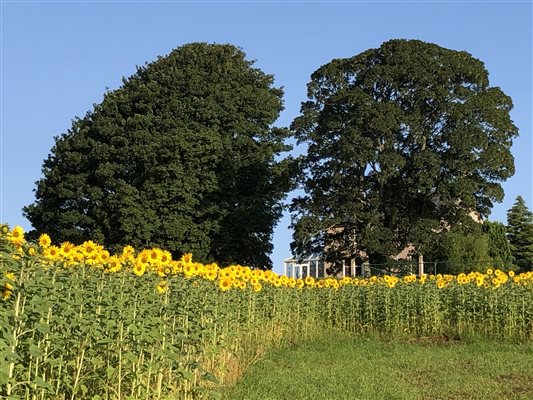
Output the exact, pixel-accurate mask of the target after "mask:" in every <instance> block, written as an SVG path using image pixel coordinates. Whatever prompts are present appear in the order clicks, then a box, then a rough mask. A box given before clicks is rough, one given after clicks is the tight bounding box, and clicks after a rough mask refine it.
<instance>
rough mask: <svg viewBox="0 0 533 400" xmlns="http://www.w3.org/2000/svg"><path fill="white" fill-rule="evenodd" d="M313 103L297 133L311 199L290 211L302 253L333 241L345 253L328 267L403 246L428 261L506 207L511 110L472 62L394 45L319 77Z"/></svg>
mask: <svg viewBox="0 0 533 400" xmlns="http://www.w3.org/2000/svg"><path fill="white" fill-rule="evenodd" d="M308 97H309V99H310V100H309V101H307V102H305V103H303V104H302V108H301V115H300V116H299V117H298V118H296V119H295V120H294V122H293V124H292V128H293V129H294V131H295V133H296V136H297V138H298V140H299V142H300V143H304V144H306V145H307V146H308V153H307V155H306V156H304V157H303V159H302V162H301V165H302V169H303V175H302V180H301V184H302V189H303V190H304V192H305V194H304V195H302V196H300V197H299V198H296V199H295V200H294V203H293V206H292V209H293V212H294V214H293V215H294V227H295V235H294V240H295V241H294V243H293V248H294V250H295V251H296V252H297V253H306V252H322V251H323V250H324V248H326V249H328V248H332V247H331V246H328V244H327V243H328V241H330V240H331V241H332V242H334V243H338V244H339V243H340V244H341V246H340V248H339V247H338V246H334V247H335V249H336V251H335V252H331V251H327V253H328V254H329V256H331V254H333V253H336V252H337V253H339V252H341V253H342V251H341V250H342V249H344V250H345V251H344V256H347V255H349V254H354V251H357V250H364V251H365V252H366V253H367V254H368V255H369V256H370V257H371V258H374V259H377V258H378V257H383V256H385V257H387V256H390V255H394V254H396V253H397V252H399V251H400V250H401V249H403V248H404V246H406V245H407V244H408V243H413V244H415V245H416V248H417V249H418V251H422V252H423V251H424V248H425V247H427V245H429V244H430V243H431V242H432V241H433V240H434V236H435V235H437V234H438V232H442V231H443V229H446V227H449V226H453V225H456V224H469V223H472V219H471V218H470V216H469V214H470V213H471V212H473V211H474V212H477V213H478V215H479V216H481V217H485V216H487V215H488V213H489V211H490V209H491V207H492V205H493V202H494V201H501V200H502V198H503V190H502V187H501V185H500V183H501V182H502V181H505V180H506V179H507V178H509V177H510V176H511V175H512V174H513V173H514V159H513V156H512V155H511V152H510V147H511V144H512V140H513V138H515V137H516V136H517V134H518V130H517V128H516V127H515V126H514V124H513V122H512V121H511V119H510V116H509V112H510V110H511V108H512V101H511V99H510V98H509V97H508V96H506V95H505V94H504V93H503V92H502V91H501V90H500V89H499V88H497V87H491V86H489V79H488V72H487V71H486V69H485V67H484V65H483V63H482V62H481V61H479V60H477V59H475V58H474V57H472V56H471V55H470V54H468V53H466V52H464V51H454V50H449V49H445V48H442V47H439V46H437V45H435V44H430V43H425V42H422V41H418V40H391V41H388V42H386V43H384V44H382V46H381V47H380V48H378V49H370V50H367V51H365V52H363V53H361V54H359V55H357V56H354V57H351V58H346V59H335V60H333V61H331V62H330V63H328V64H326V65H324V66H322V67H320V68H319V69H318V70H317V71H315V72H314V73H313V74H312V76H311V82H310V83H309V84H308ZM331 227H342V229H334V230H333V231H332V230H331V229H328V228H331ZM332 232H334V233H332ZM326 233H328V234H326ZM354 239H355V242H356V243H357V247H358V249H355V247H354V246H353V243H354ZM338 255H339V254H333V258H332V257H329V258H330V260H331V261H335V259H336V258H337V256H338Z"/></svg>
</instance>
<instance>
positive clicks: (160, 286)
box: [156, 281, 168, 294]
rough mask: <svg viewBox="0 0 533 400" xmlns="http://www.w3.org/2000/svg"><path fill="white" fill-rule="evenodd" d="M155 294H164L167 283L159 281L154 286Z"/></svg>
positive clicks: (166, 289)
mask: <svg viewBox="0 0 533 400" xmlns="http://www.w3.org/2000/svg"><path fill="white" fill-rule="evenodd" d="M156 290H157V293H159V294H164V293H166V292H167V291H168V281H161V282H159V283H158V284H157V286H156Z"/></svg>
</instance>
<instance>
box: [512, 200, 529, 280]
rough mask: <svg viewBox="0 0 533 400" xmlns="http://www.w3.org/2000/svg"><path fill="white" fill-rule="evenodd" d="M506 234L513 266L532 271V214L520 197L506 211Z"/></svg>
mask: <svg viewBox="0 0 533 400" xmlns="http://www.w3.org/2000/svg"><path fill="white" fill-rule="evenodd" d="M507 234H508V238H509V243H510V245H511V252H512V254H513V258H514V262H515V264H516V265H517V266H518V268H521V269H522V270H525V271H531V270H533V213H532V212H531V211H529V210H528V208H527V206H526V202H525V201H524V199H523V198H522V196H518V197H517V198H516V201H515V203H514V204H513V206H512V207H511V208H510V209H509V211H507Z"/></svg>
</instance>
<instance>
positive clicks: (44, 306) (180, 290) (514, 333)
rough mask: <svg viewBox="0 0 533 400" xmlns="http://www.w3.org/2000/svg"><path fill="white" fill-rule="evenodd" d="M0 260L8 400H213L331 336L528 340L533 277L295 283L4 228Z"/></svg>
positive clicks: (1, 392)
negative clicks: (238, 380)
mask: <svg viewBox="0 0 533 400" xmlns="http://www.w3.org/2000/svg"><path fill="white" fill-rule="evenodd" d="M0 256H1V257H0V288H2V299H1V300H0V305H1V306H0V335H1V336H0V361H1V363H0V396H1V397H6V398H17V397H18V398H27V399H30V398H46V399H54V400H55V399H76V398H89V399H140V398H149V399H166V398H180V399H184V400H187V399H192V398H205V397H206V396H207V395H208V394H209V392H210V390H211V389H213V388H216V387H217V385H218V384H224V383H227V382H231V381H232V380H233V379H234V378H235V377H238V376H240V374H242V371H243V370H244V369H245V368H246V367H247V366H248V365H250V364H251V363H252V362H253V361H254V360H256V359H257V357H258V356H260V355H261V354H263V353H264V351H265V350H267V349H270V348H273V347H277V346H280V345H281V344H286V343H289V342H296V341H297V340H302V339H305V338H312V337H316V335H317V334H318V333H319V332H323V331H324V329H327V328H333V329H337V330H340V331H344V332H354V333H369V334H383V335H385V336H387V337H398V338H402V337H425V336H434V335H436V336H441V335H446V336H448V337H458V338H479V337H487V338H500V339H505V340H511V339H512V340H519V341H531V340H533V296H532V295H531V291H532V290H533V272H528V273H523V274H519V275H515V274H514V273H513V272H512V271H511V272H509V273H505V272H502V271H500V270H492V269H489V270H487V271H486V272H485V273H480V272H472V273H470V274H468V275H466V274H459V275H457V276H453V275H441V274H439V275H425V276H422V277H419V278H417V277H416V276H414V275H408V276H405V277H403V278H399V277H396V276H392V275H384V276H381V277H378V276H372V277H370V278H368V279H359V278H349V277H346V278H343V279H340V280H338V279H333V278H325V279H319V280H316V279H314V278H311V277H306V278H305V279H298V280H297V279H294V278H292V279H290V278H287V277H283V276H278V275H276V274H275V273H273V272H272V271H262V270H252V269H250V268H248V267H243V266H238V265H234V266H230V267H227V268H219V267H218V266H217V265H216V264H208V265H204V264H200V263H196V262H194V261H193V260H192V258H191V255H184V256H183V257H182V258H181V259H180V260H173V259H172V257H171V256H169V253H168V252H167V251H164V250H160V249H154V248H152V249H144V250H141V251H138V252H137V251H135V250H134V249H133V248H132V247H126V248H125V249H124V250H123V251H122V253H121V254H116V255H111V254H109V252H107V250H105V249H103V248H102V247H101V246H98V245H95V244H94V242H92V241H89V242H86V243H83V244H82V245H79V246H74V245H72V244H71V243H63V244H62V245H61V246H60V247H56V246H53V245H51V244H50V238H49V237H47V236H45V235H43V236H41V237H40V240H39V243H38V244H34V243H31V242H26V240H25V237H24V235H23V232H22V230H21V229H20V228H18V227H16V228H14V229H13V230H11V231H10V230H8V229H7V228H6V227H2V230H1V235H0ZM217 382H218V383H217Z"/></svg>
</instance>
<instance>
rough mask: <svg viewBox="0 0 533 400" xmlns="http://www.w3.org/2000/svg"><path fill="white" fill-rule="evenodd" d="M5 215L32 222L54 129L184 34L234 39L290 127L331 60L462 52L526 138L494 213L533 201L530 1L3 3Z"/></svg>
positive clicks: (279, 231) (280, 236)
mask: <svg viewBox="0 0 533 400" xmlns="http://www.w3.org/2000/svg"><path fill="white" fill-rule="evenodd" d="M1 11H2V16H1V19H2V20H1V35H2V36H1V44H2V49H1V67H2V69H1V79H2V80H1V118H0V128H1V141H0V147H1V150H0V157H1V161H0V162H1V170H0V177H1V181H0V197H1V200H0V201H1V202H0V222H7V223H9V224H10V225H12V226H13V225H21V226H23V227H24V228H25V229H27V230H28V229H30V225H29V222H28V221H27V220H26V219H25V218H24V217H23V216H22V212H21V208H22V207H24V206H25V205H28V204H29V203H31V202H32V201H33V200H34V194H33V189H34V188H35V181H37V180H38V179H39V178H40V177H41V166H42V162H43V160H44V159H45V158H46V157H47V155H48V154H49V152H50V149H51V147H52V145H53V143H54V139H53V138H54V136H57V135H59V134H61V133H63V132H66V130H67V129H68V128H69V127H70V125H71V121H72V119H73V118H74V117H75V116H84V115H85V113H86V112H87V111H89V110H91V109H92V107H93V104H95V103H100V102H101V100H102V96H103V93H104V92H105V90H106V88H110V89H116V88H118V87H119V86H120V85H121V79H122V77H127V76H130V75H132V74H133V73H134V72H135V67H136V65H142V64H144V63H145V62H147V61H148V62H150V61H153V60H154V59H156V58H157V56H164V55H166V54H168V53H169V52H170V51H171V50H172V49H174V48H176V47H178V46H180V45H183V44H185V43H189V42H195V41H204V42H210V43H231V44H234V45H237V46H240V47H242V49H243V50H244V52H245V53H246V54H247V57H248V58H249V59H255V60H257V62H256V66H257V67H259V68H261V69H262V70H263V71H265V72H266V73H269V74H273V75H274V76H275V78H276V85H277V86H283V87H284V90H285V97H284V99H285V110H284V111H283V113H282V115H281V116H280V118H279V120H278V121H277V123H276V125H279V126H287V125H289V124H290V122H291V121H292V120H293V118H294V117H296V116H297V115H298V113H299V109H300V103H301V102H302V101H305V100H306V84H307V83H308V81H309V77H310V75H311V73H312V72H313V71H314V70H316V69H317V68H318V67H320V66H321V65H323V64H325V63H327V62H329V61H331V60H332V59H333V58H342V57H349V56H353V55H356V54H359V53H360V52H362V51H364V50H366V49H368V48H376V47H379V46H380V45H381V43H383V42H384V41H387V40H389V39H393V38H405V39H420V40H424V41H428V42H432V43H436V44H438V45H440V46H443V47H447V48H450V49H455V50H466V51H468V52H469V53H471V54H472V55H473V56H474V57H476V58H479V59H480V60H482V61H483V62H484V63H485V66H486V68H487V70H488V71H489V73H490V83H491V85H492V86H499V87H501V88H502V89H503V91H504V92H505V93H506V94H508V95H509V96H511V98H512V99H513V102H514V109H513V111H512V113H511V116H512V118H513V120H514V122H515V124H516V125H517V126H518V127H519V130H520V137H519V138H518V139H517V140H516V141H515V143H514V145H513V149H512V151H513V154H514V156H515V162H516V170H517V172H516V174H515V175H514V176H513V177H512V178H511V179H509V180H508V181H507V182H505V183H504V184H503V187H504V190H505V194H506V195H505V199H504V201H503V202H502V203H501V204H497V205H496V206H495V207H494V209H493V212H492V214H491V217H490V219H491V220H499V221H505V220H506V211H507V210H508V209H509V208H510V207H511V205H512V204H513V202H514V199H515V198H516V196H517V195H519V194H520V195H522V196H523V197H524V198H525V199H526V202H527V204H528V207H529V208H530V209H532V201H533V193H532V188H533V178H532V170H533V167H532V153H533V145H532V116H533V113H532V110H533V107H532V91H533V85H532V47H533V46H532V4H531V2H530V1H521V2H513V1H506V2H479V1H477V2H431V1H427V2H412V1H411V2H399V1H398V2H394V1H388V2H378V1H376V2H355V1H354V2H313V3H304V2H171V1H166V2H101V1H98V2H97V1H85V2H76V1H69V2H60V1H56V2H46V1H39V2H37V1H34V2H23V1H5V0H2V5H1ZM289 223H290V218H289V217H288V215H286V216H285V217H284V218H283V219H282V220H281V221H280V223H279V225H278V227H277V228H276V231H275V234H274V246H275V248H274V253H273V254H272V260H273V262H274V265H275V268H274V270H275V271H277V272H280V271H281V267H282V260H283V258H285V257H287V256H289V255H290V253H289V243H290V241H291V236H292V232H291V231H290V230H289V228H288V225H289Z"/></svg>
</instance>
